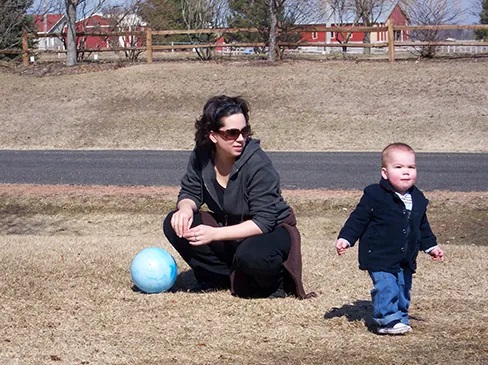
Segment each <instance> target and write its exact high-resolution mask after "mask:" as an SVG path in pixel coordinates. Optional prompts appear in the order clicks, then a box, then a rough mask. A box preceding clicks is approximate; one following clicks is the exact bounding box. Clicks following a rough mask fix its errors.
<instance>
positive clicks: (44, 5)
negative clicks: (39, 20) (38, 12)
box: [42, 0, 47, 50]
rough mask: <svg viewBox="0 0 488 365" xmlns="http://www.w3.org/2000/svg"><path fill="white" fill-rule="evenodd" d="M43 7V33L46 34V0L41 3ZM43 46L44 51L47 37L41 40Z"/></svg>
mask: <svg viewBox="0 0 488 365" xmlns="http://www.w3.org/2000/svg"><path fill="white" fill-rule="evenodd" d="M43 7H44V10H43V13H44V25H43V26H44V29H43V31H44V33H46V34H47V0H44V3H43ZM42 43H43V44H44V49H45V50H47V37H44V39H43V42H42Z"/></svg>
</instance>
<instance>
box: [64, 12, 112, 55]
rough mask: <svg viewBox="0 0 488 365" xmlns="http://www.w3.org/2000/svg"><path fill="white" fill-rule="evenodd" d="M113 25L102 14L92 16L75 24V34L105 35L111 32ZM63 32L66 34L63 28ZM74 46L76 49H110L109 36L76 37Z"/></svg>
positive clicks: (65, 29)
mask: <svg viewBox="0 0 488 365" xmlns="http://www.w3.org/2000/svg"><path fill="white" fill-rule="evenodd" d="M113 28H114V24H113V23H112V20H111V19H110V18H108V17H105V16H103V15H102V14H93V15H90V16H88V17H86V18H83V19H80V20H78V21H77V22H76V25H75V30H76V33H79V32H86V33H107V32H110V31H112V30H113ZM63 32H67V27H66V26H65V28H64V30H63ZM76 45H77V48H78V49H102V48H110V39H109V36H103V35H102V36H91V35H88V36H87V35H84V36H77V37H76Z"/></svg>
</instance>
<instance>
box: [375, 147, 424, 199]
mask: <svg viewBox="0 0 488 365" xmlns="http://www.w3.org/2000/svg"><path fill="white" fill-rule="evenodd" d="M381 176H383V178H384V179H386V180H389V181H390V183H391V185H392V186H393V188H394V189H395V191H397V192H399V193H400V194H405V193H406V192H407V190H408V189H410V188H411V187H412V186H413V185H414V184H415V181H416V180H417V169H416V166H415V153H414V152H412V151H404V150H400V149H395V150H393V151H391V152H390V153H389V155H388V159H387V160H386V167H382V168H381Z"/></svg>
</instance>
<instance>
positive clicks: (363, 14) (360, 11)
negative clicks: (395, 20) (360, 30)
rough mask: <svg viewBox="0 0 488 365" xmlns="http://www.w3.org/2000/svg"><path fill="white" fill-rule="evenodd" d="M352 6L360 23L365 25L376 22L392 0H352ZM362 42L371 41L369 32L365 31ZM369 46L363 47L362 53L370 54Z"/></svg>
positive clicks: (390, 4)
mask: <svg viewBox="0 0 488 365" xmlns="http://www.w3.org/2000/svg"><path fill="white" fill-rule="evenodd" d="M353 1H354V8H355V11H356V14H357V16H358V17H359V19H360V21H361V23H362V24H363V25H364V26H366V27H372V26H373V25H375V24H377V22H378V19H380V17H381V16H383V15H384V14H385V12H386V11H389V10H391V9H392V8H393V6H394V4H396V3H397V2H396V1H393V0H353ZM363 43H371V33H370V32H365V33H364V39H363ZM370 53H371V48H370V47H364V54H370Z"/></svg>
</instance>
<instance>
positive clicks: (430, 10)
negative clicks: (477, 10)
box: [401, 0, 463, 58]
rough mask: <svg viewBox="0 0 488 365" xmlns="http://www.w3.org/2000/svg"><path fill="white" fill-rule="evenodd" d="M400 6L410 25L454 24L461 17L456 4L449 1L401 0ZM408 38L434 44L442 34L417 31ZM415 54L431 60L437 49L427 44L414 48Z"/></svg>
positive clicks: (430, 31) (431, 30) (437, 31)
mask: <svg viewBox="0 0 488 365" xmlns="http://www.w3.org/2000/svg"><path fill="white" fill-rule="evenodd" d="M401 4H402V8H403V9H404V10H405V12H406V14H407V16H408V18H409V19H410V23H411V24H412V25H434V26H437V25H441V24H456V23H458V22H459V20H460V18H461V16H462V15H463V10H462V9H461V8H460V7H459V6H458V3H457V2H456V1H451V0H402V1H401ZM410 37H411V39H412V40H414V41H420V42H428V43H435V42H438V41H439V40H441V39H442V37H443V32H442V31H440V30H439V29H436V28H434V29H425V30H417V31H414V32H412V33H410ZM415 52H416V53H418V55H419V56H420V57H426V58H433V57H434V56H435V55H436V53H437V47H436V46H435V45H433V44H428V45H425V46H420V47H415Z"/></svg>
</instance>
